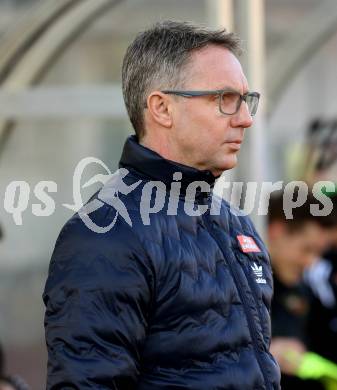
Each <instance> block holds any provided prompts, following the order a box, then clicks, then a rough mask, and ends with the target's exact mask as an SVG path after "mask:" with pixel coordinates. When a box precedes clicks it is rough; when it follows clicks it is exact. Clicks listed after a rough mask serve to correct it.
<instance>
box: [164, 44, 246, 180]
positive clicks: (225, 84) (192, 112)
mask: <svg viewBox="0 0 337 390" xmlns="http://www.w3.org/2000/svg"><path fill="white" fill-rule="evenodd" d="M184 72H185V75H186V77H185V85H184V89H185V90H205V91H207V90H217V89H227V88H229V89H231V90H235V91H237V92H239V93H240V94H241V95H242V94H244V93H246V92H248V84H247V80H246V78H245V76H244V74H243V71H242V68H241V65H240V63H239V61H238V60H237V58H236V57H235V55H234V54H232V53H231V52H230V51H229V50H227V49H226V48H223V47H218V46H214V45H212V46H208V47H205V48H203V49H202V50H199V51H197V52H195V53H193V54H192V58H191V60H190V63H189V64H188V65H187V67H186V69H185V71H184ZM171 99H173V106H172V107H173V108H172V109H173V127H172V129H171V130H172V139H171V142H172V143H173V144H174V147H175V149H176V150H177V151H178V154H180V161H181V162H182V163H184V164H186V165H189V166H194V167H196V168H198V169H209V170H210V171H211V172H212V173H213V174H214V175H215V176H218V175H220V174H221V173H222V172H223V171H224V170H227V169H231V168H233V167H234V166H235V165H236V163H237V154H238V152H239V150H240V145H241V143H242V141H243V137H244V129H245V128H247V127H250V126H251V125H252V118H251V116H250V114H249V111H248V107H247V105H246V103H244V102H243V103H242V104H241V107H240V109H239V111H238V112H237V113H236V114H234V115H224V114H221V113H220V111H219V98H218V97H215V96H200V97H193V98H183V97H177V96H172V97H171Z"/></svg>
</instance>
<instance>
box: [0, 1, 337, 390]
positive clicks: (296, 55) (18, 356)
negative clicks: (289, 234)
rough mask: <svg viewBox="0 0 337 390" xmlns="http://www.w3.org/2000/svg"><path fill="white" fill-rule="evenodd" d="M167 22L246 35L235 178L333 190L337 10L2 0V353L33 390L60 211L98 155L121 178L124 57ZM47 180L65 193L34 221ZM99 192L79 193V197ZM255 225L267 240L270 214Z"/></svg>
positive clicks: (41, 371) (286, 4)
mask: <svg viewBox="0 0 337 390" xmlns="http://www.w3.org/2000/svg"><path fill="white" fill-rule="evenodd" d="M164 19H173V20H184V21H191V22H195V23H202V24H205V25H208V26H210V27H226V28H228V30H231V31H234V32H237V33H238V34H239V35H240V36H241V38H242V39H243V42H244V47H245V49H246V50H245V52H244V53H243V55H242V57H241V60H242V64H243V66H244V68H245V72H246V74H247V76H248V80H249V83H250V87H251V90H257V91H259V92H261V94H262V99H261V106H260V108H259V113H258V115H257V117H256V122H255V125H254V127H253V128H251V129H249V130H247V139H246V141H245V145H244V148H243V149H242V150H241V155H240V163H239V166H238V167H237V168H235V170H233V171H231V172H229V173H226V174H225V176H226V179H231V180H234V179H235V180H241V181H243V182H248V181H251V180H257V181H258V182H262V181H265V180H268V181H273V182H276V181H284V182H287V181H289V180H305V181H307V182H308V183H313V182H314V181H316V180H318V179H324V180H330V181H333V182H336V178H337V170H336V164H335V162H336V157H337V153H336V145H337V131H336V130H337V103H336V102H337V72H336V61H337V2H336V1H335V0H282V1H280V0H264V1H263V0H233V1H230V0H170V1H167V0H166V1H164V0H116V1H114V0H0V198H1V202H0V227H1V239H0V343H1V344H2V346H3V350H4V356H5V371H6V373H8V374H15V375H19V376H20V377H22V378H23V379H24V380H25V382H27V384H28V385H29V386H30V388H31V389H37V390H39V389H43V388H44V387H45V375H46V358H47V357H46V348H45V341H44V329H43V315H44V308H43V302H42V298H41V295H42V291H43V287H44V283H45V279H46V275H47V270H48V264H49V260H50V256H51V253H52V250H53V247H54V243H55V240H56V238H57V235H58V233H59V231H60V229H61V227H62V226H63V224H64V223H65V221H66V220H67V219H68V218H69V217H70V216H71V215H72V211H71V210H69V209H67V208H65V207H64V206H62V204H63V203H68V204H72V203H73V187H72V184H73V183H72V180H73V172H74V169H75V167H76V165H77V163H78V162H79V161H80V160H81V159H82V158H84V157H88V156H93V157H96V158H99V159H101V160H102V161H104V163H105V164H106V165H107V166H108V167H109V168H110V170H111V171H112V172H113V171H114V170H115V169H117V165H118V161H119V157H120V154H121V150H122V146H123V143H124V141H125V138H126V137H127V135H128V134H131V133H132V128H131V125H130V123H129V121H128V119H127V116H126V111H125V108H124V106H123V100H122V93H121V64H122V59H123V55H124V52H125V50H126V48H127V46H128V44H129V43H130V42H131V40H132V39H133V38H134V36H135V34H136V33H137V32H138V31H140V30H143V29H145V28H146V27H148V26H150V25H151V24H153V23H154V22H156V21H158V20H164ZM98 171H102V168H101V167H99V166H93V167H92V166H91V167H88V170H87V171H86V172H85V176H86V175H87V176H88V178H89V177H91V176H92V173H93V172H96V173H97V172H98ZM102 173H104V172H103V171H102ZM43 180H47V181H54V182H56V183H57V192H55V193H53V194H51V195H52V197H53V199H54V200H55V212H54V213H53V214H52V215H50V216H48V217H37V216H35V215H34V214H33V213H32V205H33V204H34V203H41V202H40V201H39V199H38V198H37V197H36V194H35V193H34V188H35V186H36V185H37V184H38V183H39V182H40V181H43ZM12 181H25V182H26V183H28V186H29V188H30V196H29V199H28V200H27V202H28V203H27V208H26V209H25V211H23V213H22V225H17V224H16V223H15V222H14V220H13V216H12V215H11V214H10V213H8V212H7V211H6V210H5V207H4V198H5V192H6V189H7V188H8V185H9V184H10V183H11V182H12ZM94 191H95V186H91V187H89V188H83V191H82V196H83V199H84V200H85V199H87V198H88V197H89V196H90V195H91V194H92V193H94ZM255 221H256V223H257V225H258V227H259V229H260V231H261V232H262V233H263V232H264V235H265V234H266V232H265V229H266V228H265V225H266V222H265V220H264V218H263V217H255ZM336 280H337V279H336ZM335 326H336V331H337V323H336V324H335ZM335 345H337V344H335ZM335 348H336V347H335ZM330 358H331V357H330ZM289 388H290V387H289Z"/></svg>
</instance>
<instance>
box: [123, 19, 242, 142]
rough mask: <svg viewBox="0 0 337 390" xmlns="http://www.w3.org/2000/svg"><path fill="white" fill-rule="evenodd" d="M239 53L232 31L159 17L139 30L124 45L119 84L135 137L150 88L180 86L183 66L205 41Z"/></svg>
mask: <svg viewBox="0 0 337 390" xmlns="http://www.w3.org/2000/svg"><path fill="white" fill-rule="evenodd" d="M210 44H212V45H218V46H222V47H225V48H227V49H228V50H230V51H231V52H232V53H234V54H235V55H239V54H240V53H241V46H240V40H239V38H238V37H237V36H236V35H234V34H233V33H228V32H226V30H225V29H222V30H210V29H207V28H204V27H200V26H196V25H193V24H191V23H188V22H174V21H163V22H160V23H156V24H155V25H154V26H153V27H152V28H150V29H148V30H146V31H143V32H141V33H139V34H138V35H137V36H136V38H135V39H134V41H133V42H132V43H131V45H130V46H129V47H128V49H127V51H126V53H125V56H124V60H123V67H122V87H123V96H124V102H125V105H126V109H127V111H128V114H129V117H130V120H131V123H132V125H133V127H134V130H135V132H136V135H137V136H138V139H141V138H142V137H143V135H144V132H145V129H144V108H145V107H146V99H147V96H148V94H149V93H150V92H151V91H153V90H161V89H174V88H177V87H179V86H180V87H182V83H183V80H184V76H183V72H182V70H183V68H184V66H185V65H186V64H187V63H188V61H189V59H190V57H191V54H192V52H193V51H196V50H200V49H201V48H203V47H205V46H207V45H210Z"/></svg>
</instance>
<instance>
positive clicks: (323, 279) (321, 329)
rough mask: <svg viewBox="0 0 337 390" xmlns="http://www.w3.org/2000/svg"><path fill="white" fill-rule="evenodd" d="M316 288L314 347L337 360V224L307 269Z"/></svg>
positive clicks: (336, 211) (336, 213) (336, 210)
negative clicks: (328, 240)
mask: <svg viewBox="0 0 337 390" xmlns="http://www.w3.org/2000/svg"><path fill="white" fill-rule="evenodd" d="M331 200H332V202H333V212H332V213H331V217H332V218H334V221H335V223H337V195H334V196H332V197H331ZM304 281H305V283H306V285H307V286H308V287H309V289H310V291H311V292H312V295H313V298H312V301H311V305H310V318H309V328H308V345H309V347H310V349H311V350H312V351H314V352H316V353H318V354H320V355H321V356H324V357H325V358H327V359H329V360H332V361H334V362H335V363H337V348H336V345H337V226H335V227H334V229H332V232H331V240H330V246H329V249H328V250H327V251H326V252H325V253H324V254H323V255H322V257H321V258H320V259H319V260H318V261H317V262H316V263H315V264H313V265H312V266H311V267H310V268H309V269H308V270H307V271H306V273H305V278H304Z"/></svg>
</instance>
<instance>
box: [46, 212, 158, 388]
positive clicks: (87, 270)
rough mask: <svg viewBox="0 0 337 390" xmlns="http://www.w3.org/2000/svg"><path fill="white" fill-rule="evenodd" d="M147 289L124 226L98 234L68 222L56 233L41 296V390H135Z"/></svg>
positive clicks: (140, 258)
mask: <svg viewBox="0 0 337 390" xmlns="http://www.w3.org/2000/svg"><path fill="white" fill-rule="evenodd" d="M73 219H74V218H73ZM152 281H153V278H152V273H151V267H150V265H149V261H148V258H147V256H146V254H145V252H144V251H143V249H142V247H141V245H140V243H139V241H137V238H136V237H135V235H134V233H133V232H132V230H131V228H130V227H129V226H126V227H121V225H119V226H115V227H114V228H113V229H112V230H111V231H110V232H109V233H104V234H98V233H94V232H92V231H90V230H89V229H88V228H87V227H85V226H84V224H83V223H82V221H80V220H79V218H77V219H76V218H75V220H71V222H69V223H68V224H67V225H66V226H65V227H64V228H63V230H62V232H61V234H60V236H59V238H58V240H57V243H56V246H55V249H54V253H53V256H52V260H51V263H50V267H49V275H48V279H47V282H46V286H45V290H44V293H43V300H44V303H45V306H46V312H45V332H46V343H47V349H48V375H47V389H48V390H61V389H62V390H68V389H69V390H70V389H78V390H86V389H133V388H135V387H136V384H137V380H138V377H139V373H140V353H141V348H142V345H143V343H144V340H145V336H146V329H147V323H148V316H149V311H150V306H151V297H152Z"/></svg>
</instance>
